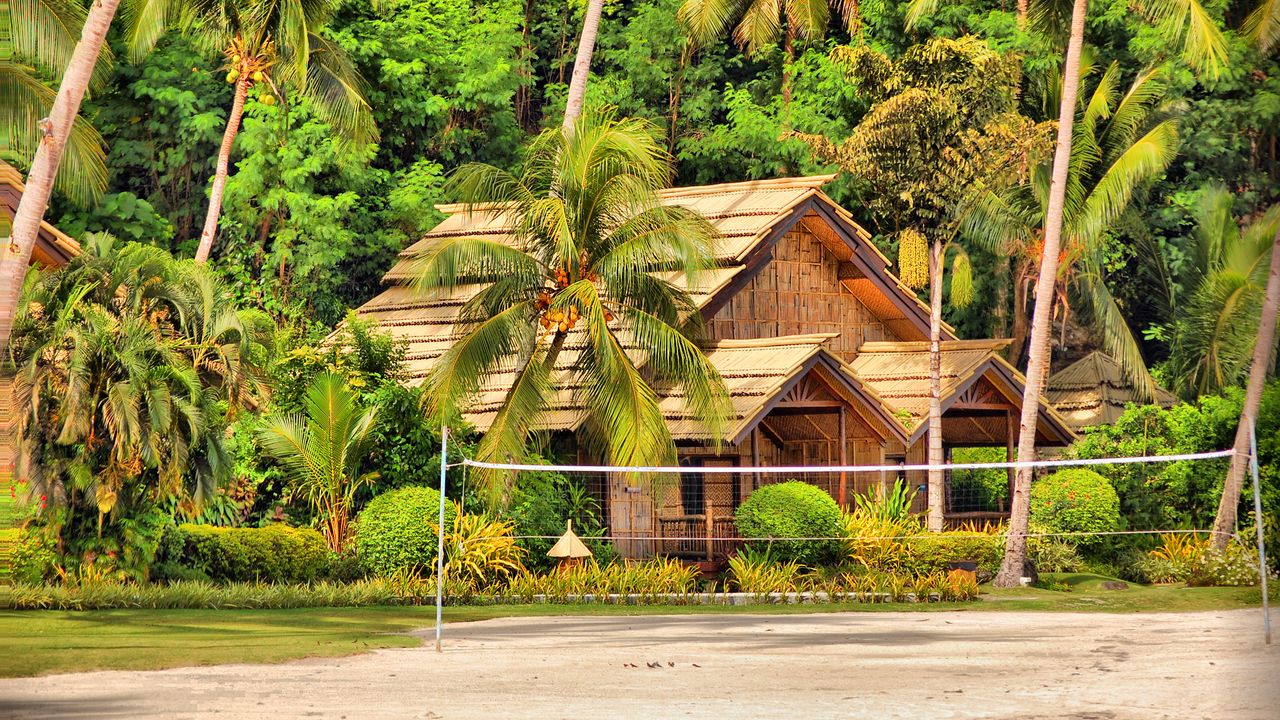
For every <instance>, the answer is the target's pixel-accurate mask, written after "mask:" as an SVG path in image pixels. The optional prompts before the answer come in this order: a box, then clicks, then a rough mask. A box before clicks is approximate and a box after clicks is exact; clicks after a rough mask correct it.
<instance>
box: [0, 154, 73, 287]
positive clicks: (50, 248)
mask: <svg viewBox="0 0 1280 720" xmlns="http://www.w3.org/2000/svg"><path fill="white" fill-rule="evenodd" d="M25 191H26V185H25V184H24V183H23V182H22V174H21V173H19V172H18V170H17V168H15V167H13V166H12V165H10V164H9V163H7V162H5V161H3V160H0V211H3V212H4V213H5V214H6V215H7V216H8V219H9V221H10V222H12V221H13V218H14V216H15V215H17V213H18V202H19V201H20V200H21V199H22V193H23V192H25ZM79 254H80V243H78V242H76V241H75V240H73V239H72V238H71V237H69V236H68V235H67V234H66V233H64V232H62V231H61V230H59V229H58V228H56V227H54V226H52V225H50V224H49V223H48V222H46V221H43V220H42V221H40V232H39V233H37V234H36V246H35V247H34V248H32V250H31V260H32V262H37V263H40V264H41V265H50V266H53V267H62V266H63V265H66V264H67V262H69V261H70V260H71V258H73V257H75V256H77V255H79Z"/></svg>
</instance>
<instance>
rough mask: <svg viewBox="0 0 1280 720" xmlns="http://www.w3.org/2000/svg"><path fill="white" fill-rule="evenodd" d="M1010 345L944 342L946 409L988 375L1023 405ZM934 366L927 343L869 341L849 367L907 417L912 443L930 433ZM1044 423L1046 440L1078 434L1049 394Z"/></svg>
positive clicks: (899, 415) (1000, 394) (994, 385)
mask: <svg viewBox="0 0 1280 720" xmlns="http://www.w3.org/2000/svg"><path fill="white" fill-rule="evenodd" d="M1008 344H1009V341H1008V340H951V341H943V342H942V343H941V346H940V352H939V355H940V362H941V373H940V378H941V385H942V388H941V389H942V398H941V399H942V410H943V413H944V414H945V413H946V412H947V411H948V409H949V408H951V407H952V406H953V405H954V404H955V403H956V402H957V400H958V399H959V398H960V397H961V396H962V394H963V393H964V392H965V391H966V390H968V389H970V388H971V387H973V385H974V383H977V382H979V381H984V380H985V381H986V382H987V383H989V384H990V388H991V390H992V392H995V393H997V394H998V397H1000V398H1002V399H1003V401H1006V402H1008V403H1010V404H1012V405H1013V406H1014V407H1018V406H1021V404H1022V392H1023V388H1024V386H1025V384H1026V378H1025V377H1023V375H1022V374H1021V373H1019V372H1018V371H1017V370H1016V369H1015V368H1014V367H1013V366H1012V365H1010V364H1009V363H1008V361H1006V360H1005V359H1004V358H1003V357H1001V356H1000V354H999V352H1000V351H1001V350H1003V349H1004V348H1005V347H1006V346H1007V345H1008ZM929 366H930V352H929V343H927V342H869V343H863V345H862V346H861V347H860V348H859V349H858V357H857V358H855V359H854V361H853V362H851V363H849V372H850V373H852V374H853V376H854V377H855V378H857V380H858V381H859V382H860V383H862V385H863V386H864V387H866V388H867V389H868V390H870V391H871V392H873V393H874V394H875V395H876V397H878V398H879V399H880V401H881V402H882V403H884V405H885V406H886V408H887V409H888V411H889V412H890V413H891V414H893V415H894V416H895V417H897V418H898V419H899V420H900V421H901V422H902V424H903V426H904V427H906V429H907V434H908V438H909V441H910V443H914V442H915V441H916V440H918V439H920V437H921V436H923V435H924V433H925V431H926V430H927V426H928V420H929V398H930V389H929V379H930V377H931V373H930V367H929ZM1038 428H1039V431H1040V432H1039V434H1040V435H1041V436H1042V438H1041V439H1042V440H1043V443H1044V444H1054V445H1060V444H1067V443H1069V442H1070V441H1071V439H1072V437H1073V434H1072V431H1071V429H1070V427H1069V425H1068V424H1067V422H1066V421H1065V419H1063V418H1062V417H1060V416H1059V415H1058V414H1057V413H1056V412H1054V410H1053V408H1052V406H1051V405H1050V404H1049V402H1048V400H1046V399H1044V398H1042V399H1041V408H1040V422H1039V423H1038ZM1003 434H1004V432H1003V430H1002V429H1000V430H998V431H993V432H989V433H988V435H990V436H993V437H995V436H1001V435H1003ZM944 435H953V434H952V433H944Z"/></svg>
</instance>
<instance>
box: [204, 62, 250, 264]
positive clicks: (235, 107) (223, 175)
mask: <svg viewBox="0 0 1280 720" xmlns="http://www.w3.org/2000/svg"><path fill="white" fill-rule="evenodd" d="M250 82H251V80H250V77H249V75H248V74H247V73H241V75H240V79H239V80H236V94H235V97H234V98H233V99H232V101H231V115H229V116H228V117H227V129H226V130H224V131H222V147H221V148H220V149H219V150H218V167H217V169H216V170H215V171H214V173H213V189H212V190H210V192H209V210H208V212H206V213H205V216H204V230H202V231H201V232H200V247H199V248H197V249H196V262H198V263H202V262H205V261H206V260H208V259H209V251H210V250H212V249H213V239H214V238H215V237H217V235H218V218H219V217H221V216H222V192H223V190H225V189H226V187H227V172H228V170H229V168H230V165H231V146H232V145H235V142H236V134H237V133H239V132H240V117H241V116H242V115H244V100H245V98H246V97H248V95H249V83H250Z"/></svg>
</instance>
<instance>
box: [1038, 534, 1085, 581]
mask: <svg viewBox="0 0 1280 720" xmlns="http://www.w3.org/2000/svg"><path fill="white" fill-rule="evenodd" d="M1027 555H1028V556H1029V557H1030V559H1031V564H1032V565H1034V566H1035V568H1036V572H1042V573H1045V572H1080V571H1082V570H1084V560H1083V559H1081V557H1080V553H1078V552H1076V546H1075V543H1073V542H1071V541H1070V540H1064V539H1062V538H1028V540H1027Z"/></svg>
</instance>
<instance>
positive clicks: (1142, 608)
mask: <svg viewBox="0 0 1280 720" xmlns="http://www.w3.org/2000/svg"><path fill="white" fill-rule="evenodd" d="M1046 578H1047V579H1049V580H1052V581H1056V582H1060V583H1065V584H1067V585H1069V586H1070V587H1071V588H1072V590H1071V591H1070V592H1063V591H1054V590H1041V589H1036V588H1024V589H1018V590H996V589H991V588H984V594H983V596H982V600H981V601H979V602H974V603H966V604H960V605H956V604H950V603H936V604H928V605H923V604H920V605H917V604H882V605H867V604H835V605H755V606H747V607H705V606H695V607H683V606H647V607H646V606H641V607H632V606H613V605H589V606H580V605H579V606H566V605H508V606H486V607H450V608H446V609H445V620H446V621H448V622H466V621H472V620H486V619H489V618H495V617H504V616H512V615H522V616H536V615H640V614H696V613H777V614H789V613H813V612H883V611H887V610H895V611H912V612H936V611H957V610H959V611H972V612H984V611H1062V612H1118V613H1128V612H1183V611H1193V610H1220V609H1232V608H1244V607H1257V606H1258V604H1259V603H1260V602H1261V597H1260V594H1259V592H1258V590H1257V589H1256V588H1176V587H1141V586H1137V585H1131V586H1130V588H1129V589H1128V590H1123V591H1113V590H1103V589H1101V587H1100V585H1101V583H1102V581H1103V580H1105V578H1100V577H1098V576H1095V575H1048V576H1046ZM434 622H435V610H434V608H430V607H376V608H305V609H296V610H102V611H86V612H69V611H52V610H29V611H8V612H0V642H2V643H3V647H4V649H5V652H4V653H3V654H0V677H24V676H31V675H41V674H47V673H53V672H76V671H85V670H105V669H110V670H151V669H159V668H167V667H181V666H190V665H214V664H219V663H271V662H279V661H282V660H289V659H295V658H303V657H333V656H340V655H350V654H354V653H360V652H364V651H367V650H372V649H376V648H389V647H411V646H415V645H417V644H418V643H419V640H418V638H416V637H412V636H409V635H405V634H403V633H405V632H407V631H409V630H413V629H418V628H424V627H429V626H431V625H432V624H433V623H434Z"/></svg>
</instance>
